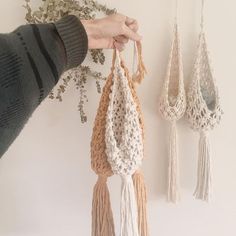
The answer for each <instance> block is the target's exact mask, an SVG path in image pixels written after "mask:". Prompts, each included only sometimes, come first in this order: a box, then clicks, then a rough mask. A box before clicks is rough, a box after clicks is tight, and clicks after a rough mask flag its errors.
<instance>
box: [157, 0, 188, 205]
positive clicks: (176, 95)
mask: <svg viewBox="0 0 236 236" xmlns="http://www.w3.org/2000/svg"><path fill="white" fill-rule="evenodd" d="M177 15H178V1H177V0H176V19H175V25H174V37H173V41H172V46H171V51H170V56H169V62H168V67H167V73H166V77H165V80H164V85H163V89H162V93H161V98H160V103H159V110H160V113H161V115H162V117H163V118H164V119H165V120H167V121H169V122H170V123H171V124H170V135H169V153H168V156H169V161H168V162H169V166H168V189H167V199H168V201H170V202H173V203H176V202H177V201H178V200H179V199H180V193H179V158H178V133H177V127H176V122H177V121H178V120H179V119H180V118H182V117H183V115H184V113H185V110H186V95H185V88H184V76H183V64H182V54H181V49H180V37H179V28H178V20H177Z"/></svg>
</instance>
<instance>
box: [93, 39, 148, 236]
mask: <svg viewBox="0 0 236 236" xmlns="http://www.w3.org/2000/svg"><path fill="white" fill-rule="evenodd" d="M135 52H136V53H137V59H138V66H137V71H135V73H133V77H132V78H130V76H129V72H128V69H127V68H126V67H125V65H124V62H123V61H122V60H121V58H120V53H119V52H118V51H116V50H114V54H113V61H112V69H111V73H110V75H109V77H108V79H107V81H106V84H105V86H104V88H103V93H102V96H101V100H100V104H99V108H98V111H97V115H96V119H95V123H94V129H93V135H92V142H91V161H92V168H93V170H94V171H95V172H96V174H98V176H99V177H98V181H97V183H96V185H95V187H94V193H93V207H92V236H115V227H114V221H113V216H112V210H111V202H110V197H109V190H108V186H107V178H108V177H109V176H111V175H113V174H120V175H121V176H122V196H121V198H122V201H121V230H120V236H148V235H149V233H148V226H147V215H146V214H147V213H146V201H147V199H146V187H145V183H144V179H143V174H142V173H141V171H140V170H139V169H138V167H139V166H140V164H141V161H142V158H143V142H144V122H143V117H142V113H141V107H140V103H139V100H138V97H137V94H136V91H135V87H134V84H135V83H140V82H141V80H142V79H143V77H144V73H145V67H144V64H143V60H142V48H141V44H140V43H137V44H135ZM131 118H132V119H131ZM132 129H136V131H138V132H136V131H135V132H133V130H132ZM131 176H132V178H131Z"/></svg>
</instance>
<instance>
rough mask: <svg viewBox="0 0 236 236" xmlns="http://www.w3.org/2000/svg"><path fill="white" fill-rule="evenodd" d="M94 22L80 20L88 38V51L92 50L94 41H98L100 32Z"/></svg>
mask: <svg viewBox="0 0 236 236" xmlns="http://www.w3.org/2000/svg"><path fill="white" fill-rule="evenodd" d="M96 22H97V20H81V23H82V24H83V26H84V28H85V31H86V33H87V36H88V47H89V48H90V49H91V48H94V46H95V45H93V44H94V40H96V39H98V38H99V35H100V30H99V27H98V24H97V23H96Z"/></svg>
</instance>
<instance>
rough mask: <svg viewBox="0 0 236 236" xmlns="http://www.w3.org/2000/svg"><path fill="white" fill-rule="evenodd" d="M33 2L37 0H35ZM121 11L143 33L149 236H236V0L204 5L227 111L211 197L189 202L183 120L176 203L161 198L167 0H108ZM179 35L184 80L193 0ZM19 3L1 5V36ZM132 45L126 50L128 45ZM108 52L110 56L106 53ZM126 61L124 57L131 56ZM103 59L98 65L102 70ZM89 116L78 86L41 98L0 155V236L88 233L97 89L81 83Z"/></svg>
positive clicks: (195, 8)
mask: <svg viewBox="0 0 236 236" xmlns="http://www.w3.org/2000/svg"><path fill="white" fill-rule="evenodd" d="M38 2H39V0H38ZM106 2H107V4H108V5H110V6H112V7H116V8H117V9H118V10H119V12H123V13H124V14H127V15H129V16H133V17H135V18H137V19H138V20H139V22H140V28H141V29H140V30H141V33H142V35H143V37H144V39H143V44H144V45H143V48H144V58H145V62H146V65H147V68H148V72H149V73H148V76H147V77H146V79H145V81H144V82H143V84H142V85H141V86H140V88H139V96H140V100H141V102H142V108H143V111H144V115H145V121H146V136H147V141H146V142H147V147H146V149H147V157H148V158H147V159H146V160H145V163H144V168H143V169H144V172H145V176H146V180H147V185H148V189H149V196H148V212H149V222H150V230H151V236H155V235H160V236H172V235H176V236H189V235H191V236H199V235H201V236H211V235H212V236H213V235H214V236H223V235H230V236H231V235H232V236H233V235H236V201H235V199H236V151H235V146H236V141H235V132H236V122H235V119H236V118H235V117H236V106H235V102H236V95H235V87H236V43H235V42H236V16H235V15H236V14H235V9H236V3H235V1H234V0H225V1H216V0H208V1H207V9H206V11H207V17H206V21H207V35H208V40H209V49H210V51H211V57H212V63H213V65H214V68H215V75H216V78H217V82H218V85H219V88H220V92H221V97H222V100H221V101H222V105H223V107H224V111H225V115H224V118H223V122H222V123H221V126H220V127H218V128H217V129H216V130H215V131H214V132H212V135H211V140H212V145H213V170H214V192H215V195H214V198H213V200H212V203H211V204H206V203H203V202H201V201H197V200H194V198H193V196H192V192H193V190H194V187H195V182H196V162H197V141H198V136H197V134H195V133H194V132H193V131H191V130H190V129H189V127H188V125H187V123H186V121H181V122H180V124H179V136H180V168H181V187H182V201H181V203H180V204H178V205H177V206H174V205H172V204H168V203H167V202H166V201H165V191H166V169H167V123H166V122H164V121H163V120H162V119H161V118H160V116H159V114H158V96H159V94H160V87H161V84H162V81H163V77H164V75H165V70H166V63H167V58H168V54H169V48H170V42H171V32H172V28H171V26H172V22H173V14H174V0H149V1H144V0H129V1H128V0H127V1H115V0H110V1H106ZM180 2H181V6H180V9H181V17H180V21H181V31H182V40H183V42H182V43H183V56H184V66H185V79H186V82H187V81H189V75H190V72H191V68H192V65H193V58H194V55H195V50H196V40H197V33H198V31H199V14H200V0H199V1H195V0H191V1H190V0H181V1H180ZM21 5H22V1H19V0H18V1H16V0H8V1H3V0H1V1H0V32H9V31H11V30H13V29H14V28H15V27H17V26H18V25H20V24H23V23H24V22H25V21H24V10H23V8H21ZM130 48H131V47H130ZM108 54H109V53H108ZM127 59H130V60H131V53H130V54H129V55H128V52H127ZM109 67H110V64H109V62H107V64H106V69H104V71H106V72H107V71H108V69H109ZM87 89H88V91H89V92H88V95H89V103H88V104H87V113H88V115H89V121H88V122H87V124H85V125H81V124H80V118H79V113H78V112H77V111H76V106H77V98H78V94H77V91H74V90H73V89H70V91H69V92H68V93H67V94H66V96H65V98H64V102H63V103H62V104H59V103H57V102H52V101H49V100H47V101H45V102H44V103H43V104H42V106H41V107H40V108H39V109H38V110H37V111H36V112H35V114H34V116H33V117H32V119H31V120H30V122H29V123H28V124H27V125H26V127H25V129H24V130H23V132H22V133H21V135H20V136H19V137H18V138H17V140H16V141H15V143H14V144H13V145H12V147H11V148H10V149H9V151H8V152H7V153H6V154H5V156H4V157H3V158H2V159H1V161H0V236H21V235H24V236H53V235H57V236H65V235H69V236H76V235H81V236H82V235H83V236H88V235H90V224H91V219H90V211H91V198H92V188H93V185H94V183H95V181H96V176H95V175H94V173H93V172H92V171H91V169H90V149H89V146H90V137H91V132H92V126H93V120H94V117H95V113H96V108H97V106H98V101H99V95H97V94H96V93H95V83H94V82H93V81H89V83H88V86H87ZM109 183H110V187H111V188H110V190H111V197H112V201H113V203H114V204H113V206H114V214H115V218H116V222H117V224H118V222H119V183H120V180H119V178H118V177H113V178H112V179H111V180H110V182H109Z"/></svg>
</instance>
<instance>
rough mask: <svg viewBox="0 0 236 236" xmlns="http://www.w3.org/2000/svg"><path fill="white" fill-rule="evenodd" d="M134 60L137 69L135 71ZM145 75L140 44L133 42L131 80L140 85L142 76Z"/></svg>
mask: <svg viewBox="0 0 236 236" xmlns="http://www.w3.org/2000/svg"><path fill="white" fill-rule="evenodd" d="M135 60H137V69H136V71H135ZM146 73H147V70H146V67H145V65H144V62H143V58H142V44H141V42H140V41H136V42H134V58H133V75H132V79H133V81H134V82H136V83H139V84H140V83H141V82H142V80H143V78H144V75H145V74H146Z"/></svg>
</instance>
